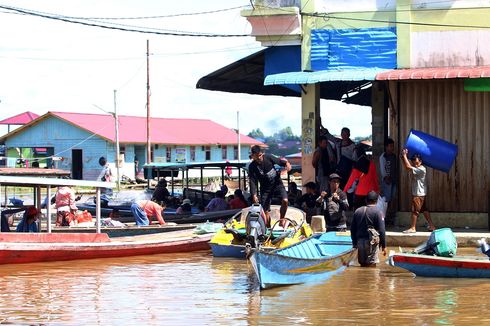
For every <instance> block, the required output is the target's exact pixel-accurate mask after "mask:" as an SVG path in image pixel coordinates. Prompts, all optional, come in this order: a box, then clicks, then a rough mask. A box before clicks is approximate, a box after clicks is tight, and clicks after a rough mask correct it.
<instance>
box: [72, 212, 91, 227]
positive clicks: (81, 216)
mask: <svg viewBox="0 0 490 326" xmlns="http://www.w3.org/2000/svg"><path fill="white" fill-rule="evenodd" d="M76 220H77V223H79V224H80V223H84V222H92V214H90V212H87V211H86V210H85V211H83V212H78V214H77V216H76Z"/></svg>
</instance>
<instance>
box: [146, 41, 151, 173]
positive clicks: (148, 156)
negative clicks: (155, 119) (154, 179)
mask: <svg viewBox="0 0 490 326" xmlns="http://www.w3.org/2000/svg"><path fill="white" fill-rule="evenodd" d="M150 116H151V115H150V41H149V40H146V163H147V164H150V163H151V138H150Z"/></svg>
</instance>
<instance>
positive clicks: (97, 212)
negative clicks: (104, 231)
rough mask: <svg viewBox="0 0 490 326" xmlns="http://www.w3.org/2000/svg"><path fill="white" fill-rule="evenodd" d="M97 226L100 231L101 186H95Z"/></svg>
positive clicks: (98, 231) (97, 230)
mask: <svg viewBox="0 0 490 326" xmlns="http://www.w3.org/2000/svg"><path fill="white" fill-rule="evenodd" d="M95 228H96V232H97V233H100V188H99V187H97V188H95Z"/></svg>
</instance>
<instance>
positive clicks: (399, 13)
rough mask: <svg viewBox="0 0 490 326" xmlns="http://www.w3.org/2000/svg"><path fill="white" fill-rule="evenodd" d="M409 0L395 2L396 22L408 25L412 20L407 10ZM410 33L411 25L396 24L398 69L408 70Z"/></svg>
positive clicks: (409, 4)
mask: <svg viewBox="0 0 490 326" xmlns="http://www.w3.org/2000/svg"><path fill="white" fill-rule="evenodd" d="M411 2H412V1H411V0H397V2H396V21H400V22H407V23H409V22H410V21H411V20H412V13H411V11H410V10H407V8H410V7H411V5H412V3H411ZM411 31H412V25H410V24H397V25H396V36H397V51H396V57H397V67H398V68H410V55H411V37H410V35H411Z"/></svg>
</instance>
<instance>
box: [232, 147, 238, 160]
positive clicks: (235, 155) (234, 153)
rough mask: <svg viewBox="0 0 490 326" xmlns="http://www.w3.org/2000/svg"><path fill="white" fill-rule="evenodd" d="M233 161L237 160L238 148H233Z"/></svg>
mask: <svg viewBox="0 0 490 326" xmlns="http://www.w3.org/2000/svg"><path fill="white" fill-rule="evenodd" d="M233 159H234V160H238V146H233Z"/></svg>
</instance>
